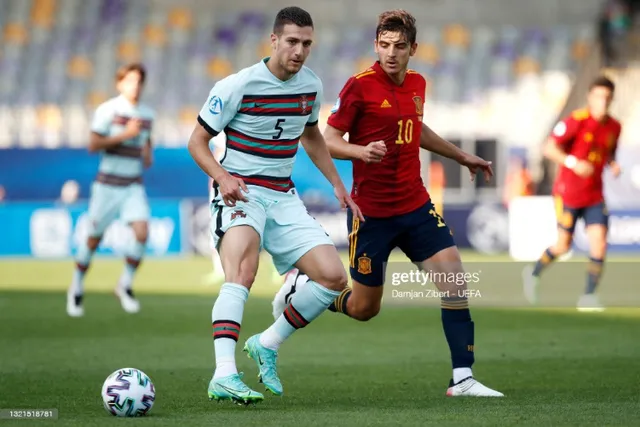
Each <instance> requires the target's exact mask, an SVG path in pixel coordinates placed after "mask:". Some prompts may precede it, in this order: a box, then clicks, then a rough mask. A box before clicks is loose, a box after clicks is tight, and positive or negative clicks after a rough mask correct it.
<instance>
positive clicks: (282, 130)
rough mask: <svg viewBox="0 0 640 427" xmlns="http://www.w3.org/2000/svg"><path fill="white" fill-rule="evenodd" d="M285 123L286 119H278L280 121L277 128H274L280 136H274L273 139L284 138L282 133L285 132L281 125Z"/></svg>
mask: <svg viewBox="0 0 640 427" xmlns="http://www.w3.org/2000/svg"><path fill="white" fill-rule="evenodd" d="M285 121H286V119H278V121H277V122H276V126H275V128H274V129H275V130H277V131H278V134H277V135H274V136H272V138H273V139H280V137H281V136H282V132H284V129H283V128H282V126H280V125H281V124H282V123H284V122H285Z"/></svg>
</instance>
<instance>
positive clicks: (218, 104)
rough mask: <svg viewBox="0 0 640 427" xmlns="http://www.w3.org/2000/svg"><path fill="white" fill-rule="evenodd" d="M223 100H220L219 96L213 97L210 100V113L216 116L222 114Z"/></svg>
mask: <svg viewBox="0 0 640 427" xmlns="http://www.w3.org/2000/svg"><path fill="white" fill-rule="evenodd" d="M222 108H223V104H222V99H220V98H219V97H218V96H217V95H213V96H212V97H211V99H210V100H209V112H210V113H211V114H213V115H214V116H216V115H218V114H220V113H222Z"/></svg>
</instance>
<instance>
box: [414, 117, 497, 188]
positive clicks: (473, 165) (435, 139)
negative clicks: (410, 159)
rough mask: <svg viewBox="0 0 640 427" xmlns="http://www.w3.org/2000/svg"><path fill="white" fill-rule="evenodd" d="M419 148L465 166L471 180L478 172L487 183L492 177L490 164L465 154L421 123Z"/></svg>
mask: <svg viewBox="0 0 640 427" xmlns="http://www.w3.org/2000/svg"><path fill="white" fill-rule="evenodd" d="M420 147H421V148H423V149H425V150H427V151H431V152H432V153H436V154H439V155H441V156H443V157H446V158H448V159H452V160H455V161H456V162H458V163H459V164H460V165H462V166H465V167H467V168H468V169H469V172H470V173H471V180H472V181H473V180H474V179H475V176H476V174H477V173H478V172H480V171H482V172H483V173H484V177H485V179H486V180H487V181H488V180H489V179H490V178H491V177H492V176H493V169H491V162H488V161H486V160H484V159H482V158H480V157H478V156H474V155H473V154H470V153H467V152H465V151H464V150H462V149H460V148H458V147H456V146H455V145H454V144H452V143H450V142H449V141H447V140H446V139H444V138H442V137H441V136H440V135H438V134H437V133H435V132H434V131H433V130H432V129H431V128H430V127H429V126H427V125H426V124H425V123H422V132H421V134H420Z"/></svg>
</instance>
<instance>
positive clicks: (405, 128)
mask: <svg viewBox="0 0 640 427" xmlns="http://www.w3.org/2000/svg"><path fill="white" fill-rule="evenodd" d="M412 140H413V119H409V120H406V121H405V120H398V139H396V144H410V143H411V141H412Z"/></svg>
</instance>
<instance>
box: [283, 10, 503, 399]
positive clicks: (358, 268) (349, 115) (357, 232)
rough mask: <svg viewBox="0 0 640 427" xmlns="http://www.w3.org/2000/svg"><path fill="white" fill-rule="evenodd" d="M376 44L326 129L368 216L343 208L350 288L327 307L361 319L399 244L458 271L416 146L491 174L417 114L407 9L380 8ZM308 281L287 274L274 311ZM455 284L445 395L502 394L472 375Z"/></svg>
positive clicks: (445, 304)
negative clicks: (361, 217)
mask: <svg viewBox="0 0 640 427" xmlns="http://www.w3.org/2000/svg"><path fill="white" fill-rule="evenodd" d="M374 46H375V51H376V53H377V55H378V59H379V60H378V61H377V62H376V63H375V64H373V66H372V67H371V68H369V69H367V70H366V71H364V72H362V73H360V74H357V75H355V76H353V77H352V78H350V79H349V80H348V81H347V83H346V84H345V86H344V88H343V89H342V91H341V93H340V96H339V99H338V101H337V102H336V105H335V106H334V109H333V111H332V115H331V116H330V117H329V121H328V126H327V128H326V130H325V139H326V141H327V146H328V147H329V150H330V152H331V155H332V156H333V157H334V158H337V159H348V160H351V161H352V162H353V177H354V183H353V189H352V193H351V195H352V197H353V200H354V201H356V203H357V204H358V206H360V208H361V210H362V213H363V214H364V217H365V221H364V222H363V221H360V220H359V219H358V218H357V217H354V216H353V215H351V214H350V213H348V214H347V215H348V228H349V264H350V265H349V267H350V274H351V278H352V281H353V287H352V288H347V289H346V290H345V291H344V292H343V293H342V294H341V295H340V296H339V297H338V298H337V299H336V301H335V302H334V304H333V305H332V306H331V307H330V308H329V309H330V310H332V311H336V312H339V313H343V314H346V315H347V316H349V317H352V318H354V319H357V320H362V321H365V320H369V319H371V318H372V317H374V316H375V315H377V314H378V312H379V311H380V303H381V300H382V291H383V285H384V279H385V268H386V263H387V261H388V258H389V255H390V253H391V251H392V250H393V249H394V248H396V247H399V248H400V249H401V250H402V251H403V252H404V253H405V254H406V255H407V256H408V257H409V259H410V260H411V261H412V262H413V263H414V264H416V265H418V266H420V268H421V269H423V270H425V271H428V272H436V273H441V272H443V273H453V274H464V273H463V272H464V270H463V267H462V262H461V260H460V254H459V253H458V249H457V248H456V246H455V243H454V241H453V237H452V235H451V231H450V230H449V228H448V227H447V225H446V224H445V222H444V220H443V219H442V217H441V216H440V215H439V214H438V213H437V212H436V210H435V208H434V206H433V204H432V203H431V201H430V197H429V193H427V190H426V189H425V187H424V184H423V182H422V179H421V176H420V148H423V149H426V150H429V151H432V152H434V153H437V154H440V155H442V156H445V157H448V158H450V159H454V160H456V161H457V162H458V163H460V164H461V165H463V166H466V167H468V168H469V170H470V171H471V176H472V178H474V177H475V175H476V173H477V172H479V171H483V172H484V174H485V176H486V178H487V179H489V178H490V177H491V176H492V175H493V172H492V170H491V166H490V162H487V161H485V160H483V159H481V158H479V157H476V156H473V155H470V154H468V153H465V152H464V151H462V150H460V149H459V148H458V147H456V146H455V145H453V144H451V143H449V142H447V141H445V140H444V139H442V138H440V137H439V136H438V135H437V134H436V133H434V132H433V131H432V130H431V129H430V128H429V127H428V126H426V125H425V124H424V123H422V116H423V108H424V96H425V91H426V81H425V79H424V78H423V77H422V76H421V75H420V74H418V73H417V72H415V71H413V70H409V69H408V64H409V58H410V57H411V56H413V55H414V54H415V51H416V48H417V44H416V27H415V19H414V17H413V16H412V15H411V14H409V13H408V12H406V11H403V10H394V11H389V12H385V13H383V14H381V15H380V17H379V21H378V27H377V31H376V39H375V44H374ZM347 133H348V134H349V142H347V141H346V140H345V139H344V135H345V134H347ZM301 276H302V277H301ZM436 277H437V276H436ZM458 277H460V276H458ZM305 282H306V278H305V277H304V275H303V274H302V273H300V272H293V273H291V274H289V275H288V276H287V280H285V284H284V285H283V287H282V289H281V290H280V292H279V293H278V295H276V299H275V300H274V303H273V305H274V315H276V314H279V313H280V312H281V310H283V309H284V307H285V306H286V301H287V299H288V298H290V297H291V295H293V294H294V293H295V292H296V291H297V290H299V289H300V287H301V286H304V283H305ZM459 283H460V282H458V283H452V282H450V281H446V280H443V281H440V282H438V283H435V285H436V286H437V287H438V288H439V289H440V290H441V291H448V297H445V298H443V299H442V310H441V313H442V323H443V327H444V332H445V336H446V339H447V342H448V343H449V348H450V350H451V358H452V364H453V378H452V380H451V381H450V384H449V388H448V390H447V395H449V396H495V397H501V396H503V394H502V393H499V392H497V391H495V390H492V389H490V388H488V387H485V386H484V385H482V384H481V383H479V382H478V381H476V380H475V379H474V378H473V374H472V371H471V366H472V365H473V363H474V323H473V321H472V320H471V315H470V313H469V305H468V301H467V297H466V295H465V292H464V290H465V289H466V283H464V284H463V285H462V286H461V285H459Z"/></svg>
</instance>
